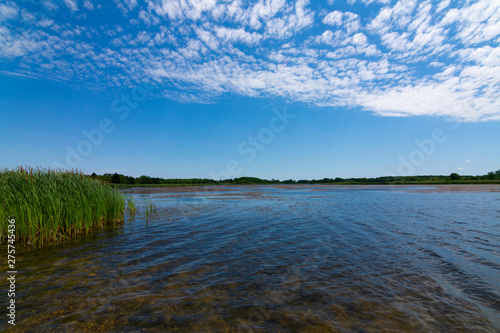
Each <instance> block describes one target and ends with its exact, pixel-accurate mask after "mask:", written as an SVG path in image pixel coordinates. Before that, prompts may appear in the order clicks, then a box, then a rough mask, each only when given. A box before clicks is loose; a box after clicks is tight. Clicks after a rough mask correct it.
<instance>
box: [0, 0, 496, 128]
mask: <svg viewBox="0 0 500 333" xmlns="http://www.w3.org/2000/svg"><path fill="white" fill-rule="evenodd" d="M65 1H66V3H68V8H70V10H71V11H76V10H78V5H77V2H76V1H73V0H71V1H70V0H65ZM116 3H117V7H116V8H120V10H121V11H120V10H118V14H117V13H116V12H114V13H113V15H115V16H117V19H119V18H120V17H119V16H120V15H122V19H123V22H119V23H113V24H112V25H109V26H108V25H107V24H106V22H103V23H100V25H96V26H92V25H89V24H88V23H87V22H86V21H83V20H82V21H79V19H78V18H76V17H74V15H73V17H70V16H65V15H67V11H61V12H60V13H59V14H58V15H57V16H55V17H54V18H51V19H48V18H46V17H38V16H37V15H36V13H32V12H28V11H27V10H21V11H19V8H17V6H16V5H15V4H14V3H13V2H5V3H4V4H2V5H0V21H2V25H0V58H1V59H2V62H3V63H4V64H5V63H9V62H10V66H11V67H8V69H9V72H16V71H17V73H18V74H19V75H27V76H29V75H32V76H35V77H45V78H47V79H60V80H65V79H66V78H71V80H72V81H74V82H80V83H81V84H88V85H91V86H92V85H95V86H96V87H100V88H102V86H103V85H104V86H106V85H107V86H127V85H132V84H133V82H135V81H140V80H144V79H148V80H155V81H156V82H158V83H159V86H161V87H163V91H162V94H163V95H164V96H167V97H169V98H175V99H177V100H181V101H184V102H193V103H207V102H210V101H215V100H217V98H218V97H219V96H220V95H222V94H225V93H233V94H239V95H244V96H253V97H258V96H282V97H285V98H287V99H290V100H294V101H304V102H307V103H312V104H315V105H320V106H337V107H338V106H347V107H362V108H364V109H365V110H367V111H371V112H373V113H375V114H378V115H381V116H414V115H421V116H424V115H425V116H443V117H448V118H455V119H460V120H465V121H486V120H494V119H500V90H499V89H498V87H499V86H500V48H499V47H498V44H499V42H500V35H499V33H500V32H499V31H500V29H497V28H498V22H499V21H500V17H499V15H500V5H498V3H499V2H498V1H497V2H495V1H487V0H479V1H477V2H474V3H471V2H467V3H465V4H462V3H460V4H458V5H457V4H455V3H451V2H446V1H445V2H439V1H430V0H427V1H416V0H400V1H397V2H395V3H389V2H388V1H351V3H353V4H354V3H357V4H359V3H364V4H365V5H367V6H370V7H368V8H373V9H374V10H378V12H376V13H375V14H373V15H372V14H370V15H367V14H366V12H365V11H364V10H361V11H359V12H357V11H356V10H357V7H356V6H352V7H347V9H349V10H351V11H339V10H335V11H331V9H332V8H331V7H330V8H323V10H316V9H315V8H316V7H317V6H318V5H316V4H315V5H314V6H312V5H310V4H309V2H308V1H306V0H297V1H292V2H285V1H284V0H256V1H253V2H249V1H240V0H236V1H222V0H219V1H216V0H146V5H144V4H143V3H140V2H139V3H138V2H136V1H132V0H126V1H125V0H123V1H121V0H120V1H117V2H116ZM336 3H337V2H335V4H336ZM375 3H378V5H377V4H375ZM79 4H81V5H82V6H83V7H84V8H86V9H88V10H89V11H92V12H87V13H88V15H89V17H90V15H94V14H95V13H96V15H97V14H99V15H102V14H103V13H99V11H105V10H108V9H105V8H101V6H100V5H99V4H98V3H97V2H94V3H92V2H90V0H84V1H83V2H80V3H79ZM381 5H384V6H381ZM116 8H114V9H109V10H115V11H116V10H117V9H116ZM313 8H314V9H313ZM104 13H106V12H104ZM23 22H32V24H33V28H31V29H25V31H24V32H23V33H20V30H19V29H17V28H16V25H15V23H17V24H22V23H23ZM80 22H82V23H81V24H80ZM103 41H104V42H103ZM19 57H23V62H22V66H21V65H18V62H17V60H16V59H18V58H19ZM16 66H17V67H16ZM110 72H112V73H113V75H110V74H109V73H110Z"/></svg>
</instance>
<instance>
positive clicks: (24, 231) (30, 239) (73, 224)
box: [0, 167, 125, 246]
mask: <svg viewBox="0 0 500 333" xmlns="http://www.w3.org/2000/svg"><path fill="white" fill-rule="evenodd" d="M124 212H125V198H124V197H123V195H122V194H121V193H119V192H118V191H116V190H115V189H113V188H112V187H111V186H110V185H109V184H107V183H103V182H101V181H99V180H97V179H94V178H91V177H89V176H87V175H85V174H83V173H81V172H77V171H74V170H73V171H63V170H51V169H40V168H37V169H34V168H23V167H18V168H17V169H15V170H7V169H4V170H1V171H0V243H2V242H4V241H5V239H6V238H7V224H8V219H15V221H16V240H17V242H22V243H26V244H31V245H34V246H41V245H44V244H48V243H53V242H58V241H60V240H62V239H66V238H71V237H75V236H76V235H79V234H82V233H88V232H89V231H91V230H93V229H96V228H102V227H104V225H106V224H117V223H122V222H123V218H124Z"/></svg>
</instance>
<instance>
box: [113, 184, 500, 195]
mask: <svg viewBox="0 0 500 333" xmlns="http://www.w3.org/2000/svg"><path fill="white" fill-rule="evenodd" d="M257 187H266V188H277V189H311V190H313V191H328V190H337V191H341V190H365V189H371V190H373V189H379V190H388V189H397V190H404V189H408V188H411V192H414V193H431V192H500V184H422V183H419V184H350V185H346V184H339V185H337V184H255V185H236V184H235V185H191V186H137V187H130V188H121V189H120V191H122V192H125V193H136V194H154V193H165V192H171V193H193V192H200V194H203V193H210V192H227V191H233V190H234V189H237V188H239V189H242V188H248V189H249V190H250V189H252V190H254V189H255V188H257ZM419 187H424V188H419ZM200 189H201V190H200Z"/></svg>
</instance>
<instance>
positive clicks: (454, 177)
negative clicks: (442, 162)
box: [450, 172, 460, 180]
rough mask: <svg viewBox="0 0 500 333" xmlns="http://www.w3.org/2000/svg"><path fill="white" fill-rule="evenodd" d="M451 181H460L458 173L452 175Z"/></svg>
mask: <svg viewBox="0 0 500 333" xmlns="http://www.w3.org/2000/svg"><path fill="white" fill-rule="evenodd" d="M450 179H451V180H460V175H459V174H458V173H456V172H454V173H452V174H450Z"/></svg>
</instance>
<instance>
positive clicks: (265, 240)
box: [0, 185, 500, 332]
mask: <svg viewBox="0 0 500 333" xmlns="http://www.w3.org/2000/svg"><path fill="white" fill-rule="evenodd" d="M124 192H125V193H126V194H127V195H131V196H133V197H134V198H135V200H136V203H137V205H138V206H139V209H141V210H142V213H140V214H139V213H138V214H137V215H136V217H135V219H131V218H127V222H126V223H125V224H124V225H122V226H120V227H118V228H114V229H106V230H104V231H101V232H99V233H97V234H94V235H90V236H88V237H86V238H83V239H81V240H79V241H78V242H74V243H71V244H65V245H59V246H53V247H49V248H45V249H43V250H29V251H27V250H24V251H21V253H19V254H18V256H17V268H18V280H17V281H16V282H17V288H18V293H17V297H16V298H17V325H16V327H15V331H19V332H25V331H28V332H49V331H50V332H60V331H63V332H64V331H67V332H79V331H107V332H109V331H117V332H121V331H157V332H173V331H184V332H191V331H196V332H200V331H203V332H226V331H227V332H230V331H234V332H251V331H253V332H264V331H265V332H330V331H331V332H381V331H384V332H401V331H403V332H413V331H421V332H443V331H447V332H453V331H464V332H466V331H474V332H499V331H500V186H494V185H493V186H476V187H470V188H467V187H465V188H464V187H455V188H454V187H452V186H451V187H450V186H448V187H446V186H444V187H443V186H441V187H439V186H436V187H422V186H399V187H398V186H392V187H391V186H372V187H370V186H351V187H340V186H289V187H286V186H283V187H276V186H246V187H245V186H241V187H218V188H217V187H211V188H175V189H172V188H171V189H168V188H167V189H133V190H127V191H124ZM150 204H153V206H154V210H155V211H152V212H150V213H148V214H147V216H146V214H145V212H144V211H145V209H146V208H145V207H147V206H150ZM3 249H4V248H3V247H2V251H3ZM4 289H5V288H4ZM3 303H4V305H5V302H3ZM4 309H5V307H4ZM5 311H6V310H4V313H5ZM2 316H3V317H5V314H3V315H2ZM1 325H2V326H1V327H0V329H2V330H3V329H6V328H7V324H6V322H5V321H4V318H2V324H1Z"/></svg>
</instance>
